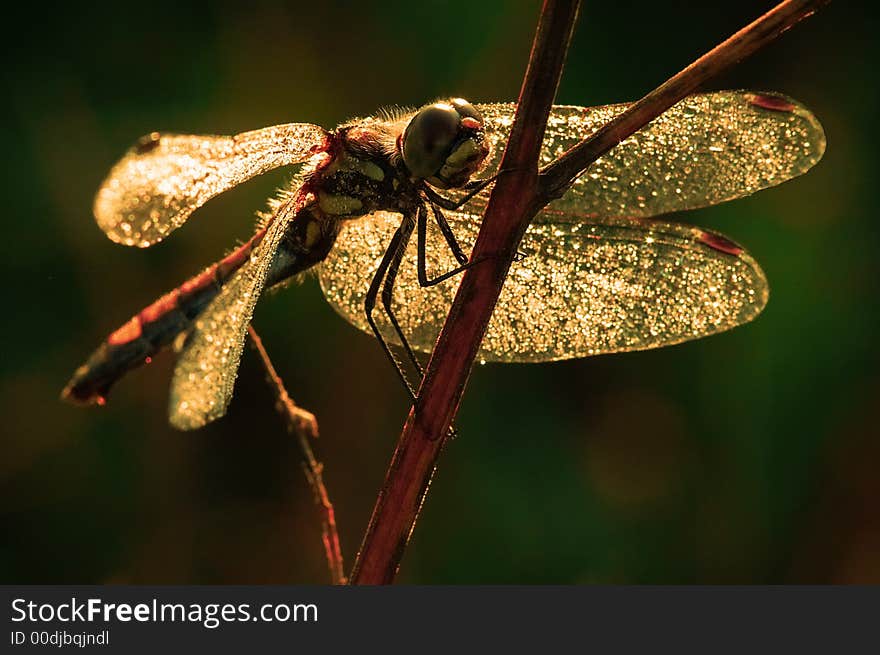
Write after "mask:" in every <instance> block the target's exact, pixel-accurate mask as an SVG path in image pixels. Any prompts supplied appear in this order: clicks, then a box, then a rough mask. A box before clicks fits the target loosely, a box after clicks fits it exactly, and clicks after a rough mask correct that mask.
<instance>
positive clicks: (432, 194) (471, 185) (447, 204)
mask: <svg viewBox="0 0 880 655" xmlns="http://www.w3.org/2000/svg"><path fill="white" fill-rule="evenodd" d="M497 177H498V175H497V174H496V175H493V176H492V177H487V178H486V179H485V180H471V181H470V182H468V183H467V184H465V185H464V186H463V187H462V189H464V190H465V191H467V192H468V193H467V194H466V195H465V196H463V197H462V198H461V199H460V200H453V199H452V198H447V197H445V196H441V195H440V194H439V193H437V192H436V191H434V190H433V189H432V188H431V187H429V186H428V185H427V184H426V185H425V186H424V190H425V195H426V196H428V199H429V200H430V201H431V202H432V203H436V204H437V205H440V206H441V207H442V208H443V209H449V210H456V209H461V208H462V207H464V206H465V205H466V204H467V203H468V202H469V201H470V200H471V198H473V197H474V196H475V195H477V194H478V193H479V192H480V191H482V190H483V189H485V188H486V187H487V186H489V185H490V184H492V182H494V181H495V178H497Z"/></svg>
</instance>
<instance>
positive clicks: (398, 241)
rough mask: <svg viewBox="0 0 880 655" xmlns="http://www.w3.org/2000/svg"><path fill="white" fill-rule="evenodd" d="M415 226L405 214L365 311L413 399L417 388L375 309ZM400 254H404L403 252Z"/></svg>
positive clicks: (386, 252) (369, 290) (381, 267)
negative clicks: (377, 320) (374, 312)
mask: <svg viewBox="0 0 880 655" xmlns="http://www.w3.org/2000/svg"><path fill="white" fill-rule="evenodd" d="M414 227H415V226H414V224H413V220H412V217H411V216H404V217H403V221H402V222H401V224H400V227H398V228H397V231H396V232H395V233H394V236H393V237H391V242H390V243H389V244H388V248H387V249H386V250H385V254H384V255H383V257H382V261H381V262H380V263H379V268H378V269H376V273H375V275H373V280H372V281H371V282H370V288H369V289H368V290H367V295H366V298H365V299H364V311H365V313H366V316H367V323H369V324H370V328H372V330H373V334H374V335H375V336H376V339H378V341H379V344H380V345H381V346H382V350H383V351H384V352H385V356H386V357H388V360H389V361H390V362H391V364H392V365H393V366H394V370H396V371H397V374H398V376H399V377H400V379H401V381H402V382H403V386H404V387H406V390H407V391H408V392H409V395H410V398H411V399H412V400H415V398H416V392H415V389H414V388H413V386H412V384H410V381H409V380H408V379H407V377H406V371H405V370H404V368H403V365H402V364H401V363H400V362H399V361H398V359H397V357H396V356H395V355H394V352H393V351H392V350H391V346H389V345H388V342H387V341H386V340H385V337H384V336H383V335H382V332H381V330H379V326H378V325H376V321H375V319H374V318H373V310H374V309H375V307H376V298H377V297H378V296H379V289H380V287H381V286H382V281H383V280H384V279H385V276H386V274H387V273H388V269H389V267H390V266H391V263H392V261H394V259H395V258H396V257H398V256H399V255H398V253H403V252H404V251H405V250H406V244H407V243H408V242H409V238H410V236H411V235H412V231H413V228H414ZM400 256H402V254H401V255H400ZM398 265H399V263H398ZM395 328H396V329H398V330H399V327H398V326H395ZM404 343H406V342H404ZM407 345H408V344H407Z"/></svg>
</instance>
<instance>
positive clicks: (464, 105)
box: [450, 98, 483, 125]
mask: <svg viewBox="0 0 880 655" xmlns="http://www.w3.org/2000/svg"><path fill="white" fill-rule="evenodd" d="M450 104H451V105H452V106H453V107H455V110H456V111H457V112H458V114H459V116H461V117H462V118H473V119H474V120H475V121H477V122H478V123H479V124H480V125H482V124H483V117H482V116H480V112H478V111H477V110H476V108H475V107H474V106H473V105H472V104H471V103H469V102H468V101H467V100H465V99H464V98H453V99H452V100H451V101H450Z"/></svg>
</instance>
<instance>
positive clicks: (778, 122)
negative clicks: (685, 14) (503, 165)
mask: <svg viewBox="0 0 880 655" xmlns="http://www.w3.org/2000/svg"><path fill="white" fill-rule="evenodd" d="M628 106H629V105H626V104H620V105H607V106H604V107H572V106H554V107H553V111H552V113H551V115H550V120H549V122H548V124H547V132H546V135H545V137H544V144H543V148H542V152H541V164H542V165H545V164H548V163H550V162H551V161H553V160H554V159H556V158H557V157H559V156H560V155H561V154H562V153H563V152H565V151H566V150H568V149H569V148H571V147H572V146H574V145H575V144H576V143H578V142H579V141H581V140H582V139H584V138H586V137H588V136H589V135H590V134H592V133H593V132H595V131H596V130H597V129H599V128H600V127H602V126H603V125H604V124H605V123H607V122H608V121H610V120H611V119H612V118H614V117H615V116H617V115H618V114H620V113H621V112H622V111H623V110H624V109H626V108H627V107H628ZM477 108H478V110H479V111H480V112H481V113H482V115H483V118H484V120H485V122H486V132H487V138H488V139H489V142H490V145H491V153H490V155H489V157H488V160H487V162H486V164H485V165H484V168H483V170H482V171H481V172H480V173H479V175H480V177H488V176H490V175H492V174H494V173H495V172H496V171H497V170H498V165H499V164H500V161H501V155H502V151H503V149H504V145H505V143H506V142H507V136H508V134H509V133H510V126H511V124H512V123H513V114H514V111H515V109H516V106H515V105H513V104H487V105H479V106H478V107H477ZM824 151H825V134H824V132H823V131H822V126H821V125H820V124H819V121H818V120H817V119H816V117H815V116H813V114H811V113H810V111H809V110H808V109H806V108H805V107H804V106H803V105H801V104H799V103H798V102H797V101H795V100H792V99H791V98H787V97H785V96H782V95H779V94H770V93H755V92H751V91H718V92H715V93H703V94H696V95H692V96H689V97H687V98H685V99H684V100H682V101H681V102H679V103H678V104H676V105H675V106H674V107H672V108H671V109H669V110H668V111H666V112H665V113H664V114H662V115H661V116H660V117H658V118H656V119H654V120H653V121H652V122H651V123H649V124H648V125H646V126H645V127H644V128H642V129H641V130H640V131H638V132H637V133H636V134H634V135H632V136H631V137H629V138H628V139H626V140H624V141H622V142H621V143H620V144H619V145H617V146H616V147H615V148H614V149H612V150H611V151H610V152H608V153H607V154H606V155H604V156H603V157H601V158H600V159H599V160H597V161H596V162H595V163H594V164H593V165H592V166H590V168H589V169H587V171H586V172H585V173H584V174H582V175H581V176H580V177H579V178H578V179H577V180H575V182H574V184H573V185H572V186H571V188H570V189H569V190H568V191H567V192H566V193H565V195H564V196H563V197H562V198H560V199H558V200H556V201H554V202H552V203H550V204H549V205H548V207H547V208H546V209H545V210H544V211H543V212H541V213H540V214H539V215H538V216H537V217H536V219H535V221H536V222H542V221H544V220H548V221H551V222H555V221H560V220H565V215H566V214H568V215H572V216H576V217H577V218H576V219H575V220H578V221H580V220H582V217H583V216H584V215H587V216H610V217H617V216H622V217H649V216H657V215H660V214H667V213H669V212H674V211H681V210H686V209H695V208H698V207H704V206H707V205H715V204H718V203H721V202H724V201H726V200H732V199H734V198H739V197H742V196H747V195H749V194H752V193H754V192H756V191H759V190H761V189H765V188H767V187H771V186H775V185H777V184H780V183H782V182H785V181H786V180H789V179H791V178H793V177H797V176H798V175H801V174H803V173H805V172H806V171H808V170H809V169H810V168H812V167H813V166H814V165H815V164H816V162H818V161H819V159H821V157H822V154H823V153H824ZM487 198H488V192H486V193H485V194H481V195H480V196H478V197H477V198H475V199H474V201H472V203H473V204H470V205H469V207H470V208H472V209H478V208H482V207H484V206H485V204H486V199H487Z"/></svg>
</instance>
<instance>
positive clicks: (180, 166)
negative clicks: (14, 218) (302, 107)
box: [94, 123, 327, 248]
mask: <svg viewBox="0 0 880 655" xmlns="http://www.w3.org/2000/svg"><path fill="white" fill-rule="evenodd" d="M326 136H327V132H326V131H325V130H324V129H323V128H321V127H318V126H317V125H309V124H308V123H290V124H288V125H276V126H275V127H267V128H264V129H261V130H254V131H252V132H244V133H243V134H239V135H237V136H192V135H175V134H167V135H166V134H158V133H153V134H150V135H148V136H146V137H144V138H143V139H141V140H140V141H139V142H138V143H137V144H136V145H135V146H134V147H133V148H131V149H130V150H129V151H128V153H127V154H126V155H125V156H124V157H123V158H122V159H121V160H120V161H119V163H117V164H116V165H115V166H114V167H113V169H112V170H111V171H110V174H109V175H108V176H107V179H106V180H104V183H103V184H102V185H101V188H100V189H99V191H98V195H97V196H96V197H95V206H94V212H95V218H96V219H97V221H98V225H99V226H100V227H101V229H102V230H104V232H106V233H107V236H108V237H110V238H111V239H112V240H113V241H116V242H117V243H122V244H125V245H127V246H138V247H141V248H146V247H147V246H151V245H153V244H154V243H157V242H159V241H161V240H162V239H164V238H165V237H166V236H167V235H168V234H169V233H170V232H172V231H173V230H176V229H177V228H178V227H180V226H181V225H183V224H184V223H185V222H186V220H187V218H189V216H190V214H192V212H193V211H195V210H196V209H197V208H198V207H201V206H202V205H203V204H204V203H206V202H207V201H208V200H210V199H211V198H213V197H214V196H216V195H217V194H219V193H222V192H223V191H226V190H227V189H231V188H232V187H234V186H236V185H238V184H241V183H242V182H244V181H245V180H248V179H250V178H252V177H254V176H255V175H260V174H261V173H265V172H267V171H269V170H272V169H273V168H278V167H279V166H286V165H289V164H296V163H299V162H302V161H305V160H306V159H308V158H309V157H310V156H311V155H313V154H315V153H316V152H319V151H320V150H321V149H322V148H324V147H325V139H326Z"/></svg>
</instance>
